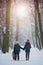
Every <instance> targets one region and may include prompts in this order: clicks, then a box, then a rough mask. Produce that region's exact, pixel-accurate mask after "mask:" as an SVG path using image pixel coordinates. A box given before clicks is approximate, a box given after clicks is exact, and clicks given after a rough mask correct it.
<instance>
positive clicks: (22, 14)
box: [16, 4, 28, 18]
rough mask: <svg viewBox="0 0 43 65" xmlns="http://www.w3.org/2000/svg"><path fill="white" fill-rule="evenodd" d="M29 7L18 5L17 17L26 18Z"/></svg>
mask: <svg viewBox="0 0 43 65" xmlns="http://www.w3.org/2000/svg"><path fill="white" fill-rule="evenodd" d="M27 9H28V7H27V6H26V5H24V4H18V5H17V6H16V16H18V17H20V18H22V17H26V16H27V13H28V10H27Z"/></svg>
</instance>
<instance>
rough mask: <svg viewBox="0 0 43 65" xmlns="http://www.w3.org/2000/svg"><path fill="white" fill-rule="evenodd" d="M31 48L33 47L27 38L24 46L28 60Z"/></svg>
mask: <svg viewBox="0 0 43 65" xmlns="http://www.w3.org/2000/svg"><path fill="white" fill-rule="evenodd" d="M30 48H31V44H30V42H29V40H27V41H26V43H25V46H24V50H25V52H26V60H29V54H30Z"/></svg>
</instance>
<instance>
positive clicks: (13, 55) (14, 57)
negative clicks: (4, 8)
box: [12, 52, 16, 60]
mask: <svg viewBox="0 0 43 65" xmlns="http://www.w3.org/2000/svg"><path fill="white" fill-rule="evenodd" d="M12 57H13V60H16V54H15V53H14V52H12Z"/></svg>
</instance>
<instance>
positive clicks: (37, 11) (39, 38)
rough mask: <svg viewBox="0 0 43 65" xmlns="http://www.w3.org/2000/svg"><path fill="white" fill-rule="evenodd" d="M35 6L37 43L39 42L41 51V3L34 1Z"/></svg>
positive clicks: (38, 45)
mask: <svg viewBox="0 0 43 65" xmlns="http://www.w3.org/2000/svg"><path fill="white" fill-rule="evenodd" d="M34 4H35V13H36V14H35V29H36V31H35V32H36V41H37V40H38V41H39V43H37V42H36V44H37V47H38V48H39V49H41V47H42V43H43V40H42V26H41V17H40V13H39V3H38V0H34ZM41 42H42V43H41Z"/></svg>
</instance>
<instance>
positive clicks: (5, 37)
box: [2, 0, 11, 53]
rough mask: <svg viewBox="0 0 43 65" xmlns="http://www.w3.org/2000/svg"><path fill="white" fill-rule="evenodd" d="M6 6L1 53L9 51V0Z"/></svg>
mask: <svg viewBox="0 0 43 65" xmlns="http://www.w3.org/2000/svg"><path fill="white" fill-rule="evenodd" d="M6 3H7V5H6V33H3V46H2V52H3V53H5V52H8V50H9V22H10V7H11V0H8V1H7V2H6Z"/></svg>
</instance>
